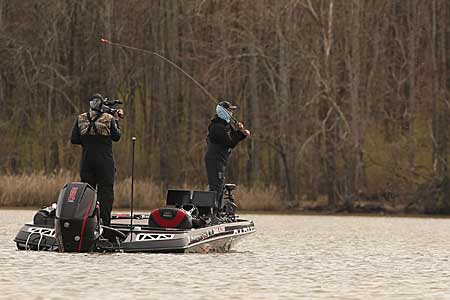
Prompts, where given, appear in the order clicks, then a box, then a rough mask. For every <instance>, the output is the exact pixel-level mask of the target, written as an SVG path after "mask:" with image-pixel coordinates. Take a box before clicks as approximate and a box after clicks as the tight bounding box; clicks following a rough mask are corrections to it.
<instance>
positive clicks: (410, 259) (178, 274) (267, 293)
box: [0, 210, 450, 300]
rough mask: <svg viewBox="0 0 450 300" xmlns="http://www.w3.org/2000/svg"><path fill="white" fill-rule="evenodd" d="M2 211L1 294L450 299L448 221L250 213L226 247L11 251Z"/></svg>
mask: <svg viewBox="0 0 450 300" xmlns="http://www.w3.org/2000/svg"><path fill="white" fill-rule="evenodd" d="M32 215H33V212H32V211H11V210H9V211H8V210H0V220H1V221H2V222H1V224H0V266H1V276H0V291H1V295H0V298H1V299H78V298H83V299H97V298H108V299H109V298H111V297H115V298H117V299H177V300H179V299H188V298H189V299H205V300H206V299H212V298H214V299H364V300H366V299H401V300H405V299H406V300H409V299H411V300H412V299H421V300H422V299H450V293H449V288H448V283H449V281H450V268H449V257H450V237H449V233H448V230H447V227H448V223H449V222H450V221H449V220H446V219H423V218H387V217H377V218H374V217H332V216H327V217H325V216H323V217H322V216H291V215H290V216H279V215H251V216H246V217H249V218H251V219H253V220H255V223H256V226H257V230H258V231H257V233H256V234H254V235H253V236H250V237H248V238H247V239H244V240H243V241H242V243H241V244H238V245H237V246H236V249H235V250H234V251H232V252H230V253H224V254H206V255H205V254H142V253H141V254H124V253H115V254H97V253H95V254H68V253H51V252H31V251H17V250H16V247H15V245H14V243H13V242H12V239H13V238H14V236H15V234H16V232H17V231H18V230H19V228H20V227H21V225H22V224H23V223H24V222H26V221H29V220H31V218H32Z"/></svg>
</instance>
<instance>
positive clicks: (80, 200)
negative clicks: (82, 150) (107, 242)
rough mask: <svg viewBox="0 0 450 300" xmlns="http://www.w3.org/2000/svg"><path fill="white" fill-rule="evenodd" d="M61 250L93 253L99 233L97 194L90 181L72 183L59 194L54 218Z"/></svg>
mask: <svg viewBox="0 0 450 300" xmlns="http://www.w3.org/2000/svg"><path fill="white" fill-rule="evenodd" d="M55 234H56V241H57V243H58V248H59V251H60V252H90V251H92V250H93V249H94V246H95V243H96V241H97V239H98V237H99V235H100V224H99V208H98V206H97V193H96V191H95V189H94V188H93V187H91V186H90V185H89V184H87V183H82V182H71V183H68V184H66V185H65V186H64V187H63V189H62V190H61V192H60V193H59V198H58V204H57V207H56V219H55Z"/></svg>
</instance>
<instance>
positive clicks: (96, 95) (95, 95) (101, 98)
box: [89, 94, 104, 101]
mask: <svg viewBox="0 0 450 300" xmlns="http://www.w3.org/2000/svg"><path fill="white" fill-rule="evenodd" d="M95 99H100V100H102V101H103V100H104V98H103V96H102V95H101V94H94V95H92V97H90V98H89V101H91V100H95Z"/></svg>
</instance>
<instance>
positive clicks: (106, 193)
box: [71, 94, 123, 226]
mask: <svg viewBox="0 0 450 300" xmlns="http://www.w3.org/2000/svg"><path fill="white" fill-rule="evenodd" d="M106 104H107V102H106V100H105V98H103V96H102V95H100V94H95V95H94V96H92V97H91V98H90V99H89V106H90V110H89V112H86V113H82V114H81V115H79V116H78V117H77V119H76V121H75V124H74V126H73V128H72V136H71V142H72V144H76V145H81V146H82V148H83V153H82V158H81V165H80V178H81V181H82V182H87V183H89V184H90V185H91V186H92V187H94V188H95V186H97V199H98V201H99V203H100V217H101V219H102V221H103V225H106V226H109V225H110V223H111V211H112V207H113V203H114V173H115V167H114V159H113V153H112V142H113V141H114V142H117V141H119V140H120V127H119V117H122V116H123V110H121V109H114V110H111V108H110V107H108V106H107V105H106Z"/></svg>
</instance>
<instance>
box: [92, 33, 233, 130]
mask: <svg viewBox="0 0 450 300" xmlns="http://www.w3.org/2000/svg"><path fill="white" fill-rule="evenodd" d="M100 41H101V42H102V43H104V44H107V45H110V46H117V47H121V48H125V49H130V50H134V51H138V52H142V53H146V54H151V55H154V56H156V57H159V58H161V59H162V60H163V61H165V62H166V63H169V64H170V65H171V66H172V67H174V68H176V69H177V70H178V71H180V72H181V73H183V74H184V75H185V76H186V77H187V78H189V79H190V80H192V82H194V83H195V84H196V85H197V86H198V87H199V88H200V89H201V90H202V91H203V92H204V93H205V94H206V95H208V97H209V99H210V100H213V101H214V102H215V103H217V102H218V99H217V98H216V97H214V96H213V95H211V93H210V92H208V90H207V89H206V88H205V87H204V86H203V85H201V84H200V83H199V82H198V81H197V80H195V79H194V77H192V76H191V75H189V74H188V73H187V72H186V71H185V70H183V69H182V68H181V67H180V66H179V65H177V64H176V63H174V62H173V61H171V60H170V59H168V58H166V57H164V56H162V55H161V54H159V53H157V52H153V51H149V50H145V49H141V48H136V47H132V46H127V45H124V44H120V43H115V42H111V41H110V40H107V39H101V40H100ZM230 117H231V119H232V120H233V121H234V122H235V123H236V124H237V123H239V121H238V120H236V119H235V118H233V116H231V115H230Z"/></svg>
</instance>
